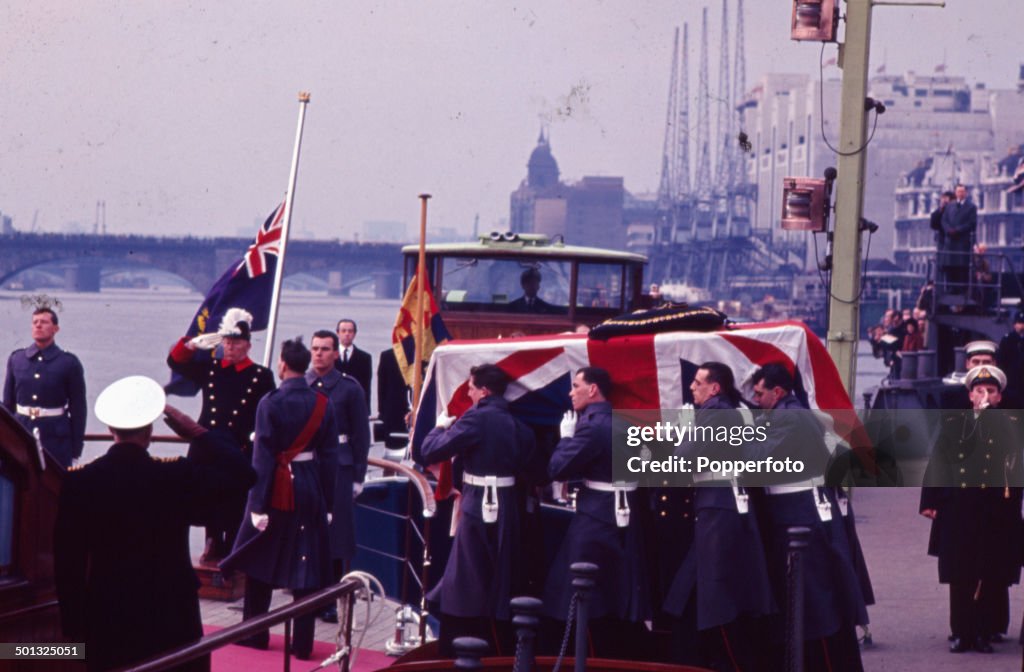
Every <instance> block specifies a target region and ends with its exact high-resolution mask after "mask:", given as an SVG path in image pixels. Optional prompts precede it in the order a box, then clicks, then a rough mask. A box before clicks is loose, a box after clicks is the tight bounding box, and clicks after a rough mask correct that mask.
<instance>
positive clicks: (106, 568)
mask: <svg viewBox="0 0 1024 672" xmlns="http://www.w3.org/2000/svg"><path fill="white" fill-rule="evenodd" d="M164 404H165V398H164V392H163V389H161V387H160V385H159V384H158V383H157V382H156V381H154V380H151V379H149V378H145V377H143V376H131V377H129V378H123V379H121V380H119V381H117V382H116V383H113V384H112V385H110V387H108V388H107V389H105V390H104V391H103V392H102V393H101V394H100V396H99V398H98V399H97V400H96V417H97V418H99V420H100V421H101V422H103V423H104V424H106V425H108V426H109V427H110V430H111V432H112V433H113V434H114V445H113V446H111V447H110V449H109V450H108V451H107V453H106V454H105V455H103V456H102V457H99V458H97V459H95V460H93V461H92V462H90V463H89V464H87V465H85V466H83V467H74V468H72V469H71V471H69V473H68V475H67V478H66V479H65V480H64V483H63V486H62V488H61V493H60V504H59V507H58V509H57V522H56V526H55V529H54V563H55V566H54V569H55V577H56V582H57V597H58V599H59V601H60V613H61V622H62V625H63V631H64V636H65V637H66V638H67V639H68V640H70V641H79V642H85V645H86V665H87V667H88V668H89V669H90V670H106V669H110V668H114V667H121V666H124V665H129V664H131V663H137V662H140V661H142V660H145V659H146V658H149V657H150V656H153V655H155V654H158V653H160V652H162V651H165V650H167V649H171V648H174V647H177V646H181V645H183V644H187V643H189V642H193V641H196V640H198V639H199V638H200V637H202V635H203V629H202V623H201V622H200V616H199V597H198V589H199V581H198V579H197V578H196V575H195V572H194V571H193V570H192V561H191V559H190V558H189V548H188V532H189V525H190V524H193V523H194V522H195V516H196V510H197V508H198V505H199V504H201V502H202V501H204V500H205V498H206V497H207V496H208V495H209V494H210V493H212V492H215V491H216V490H217V489H219V488H221V487H223V486H224V485H225V484H233V485H235V486H236V487H241V488H244V487H247V486H248V485H251V484H252V482H253V479H254V476H253V473H252V469H251V468H250V467H249V465H248V463H247V461H246V460H245V458H244V456H243V455H242V454H241V452H239V450H238V446H237V445H236V444H235V442H234V441H233V440H232V438H231V436H230V435H229V434H227V433H226V432H208V431H206V430H205V429H203V428H201V427H199V426H198V425H195V423H192V422H191V421H189V420H188V419H187V418H185V416H183V415H181V414H179V413H178V412H177V411H174V410H173V409H171V408H170V407H168V408H167V413H168V416H169V418H168V424H169V425H171V424H172V421H171V417H176V418H181V420H179V423H180V424H177V425H172V427H174V428H175V430H176V431H180V429H179V427H181V426H183V424H184V425H188V426H189V429H190V431H191V434H190V435H189V438H193V441H192V445H191V447H190V449H189V454H188V457H187V458H183V457H176V458H170V459H168V458H154V457H151V456H150V455H149V453H148V452H147V448H148V446H149V443H150V437H151V436H152V433H153V424H152V423H153V422H154V421H155V420H156V419H157V418H158V417H160V415H161V414H162V413H164V410H165V409H164ZM183 435H184V432H183ZM175 669H188V670H203V669H209V659H208V658H204V659H201V660H199V661H194V662H193V663H191V664H187V665H184V666H182V667H180V668H175Z"/></svg>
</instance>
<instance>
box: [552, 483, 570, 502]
mask: <svg viewBox="0 0 1024 672" xmlns="http://www.w3.org/2000/svg"><path fill="white" fill-rule="evenodd" d="M568 485H569V484H568V483H566V482H565V481H552V482H551V499H553V500H555V501H556V502H566V501H568V500H569V493H568V492H567V491H568V487H566V486H568Z"/></svg>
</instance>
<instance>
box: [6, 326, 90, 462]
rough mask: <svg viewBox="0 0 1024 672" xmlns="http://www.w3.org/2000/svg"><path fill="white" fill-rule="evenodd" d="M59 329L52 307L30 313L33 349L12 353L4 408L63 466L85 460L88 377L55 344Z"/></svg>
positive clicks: (23, 349) (77, 364) (78, 363)
mask: <svg viewBox="0 0 1024 672" xmlns="http://www.w3.org/2000/svg"><path fill="white" fill-rule="evenodd" d="M58 331H60V325H59V323H58V319H57V313H55V312H54V311H53V309H52V308H47V307H40V308H38V309H36V311H35V312H34V313H32V341H33V343H32V345H30V346H28V347H27V348H21V349H20V350H15V351H14V352H12V353H11V356H10V357H9V358H8V359H7V374H6V376H5V378H4V394H3V404H4V406H5V407H6V408H7V410H9V411H10V412H11V414H12V415H14V416H15V417H16V418H17V419H18V422H20V423H21V424H22V426H23V427H25V429H27V430H28V431H29V432H31V431H32V430H33V429H38V430H39V442H40V443H41V444H43V448H45V449H46V450H47V451H49V453H50V454H51V455H53V457H54V458H56V460H57V462H59V463H60V464H61V466H63V467H69V466H71V462H72V460H77V459H78V458H79V457H81V456H82V446H83V445H84V438H85V420H86V414H87V413H88V409H87V404H86V401H85V373H84V371H83V370H82V364H81V363H80V362H79V361H78V358H77V357H75V356H74V355H72V354H71V353H70V352H67V351H65V350H61V349H60V348H59V347H57V343H56V342H55V341H54V339H55V338H56V335H57V332H58Z"/></svg>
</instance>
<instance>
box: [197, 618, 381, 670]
mask: <svg viewBox="0 0 1024 672" xmlns="http://www.w3.org/2000/svg"><path fill="white" fill-rule="evenodd" d="M217 630H220V628H216V627H213V626H209V625H204V626H203V632H204V633H205V634H209V633H211V632H216V631H217ZM332 653H334V645H333V644H330V643H328V642H313V659H312V660H299V659H298V658H294V657H293V658H292V661H291V669H293V670H295V672H305V671H306V670H312V669H313V668H314V667H316V666H317V665H319V664H320V661H322V660H323V659H324V658H327V657H328V656H330V655H331V654H332ZM394 660H395V659H394V658H392V657H391V656H386V655H384V654H383V653H381V652H380V651H367V650H366V649H360V651H359V655H358V656H357V657H356V664H355V667H353V668H352V670H353V672H372V671H373V670H380V669H382V668H385V667H387V666H388V665H390V664H391V663H392V662H394ZM283 662H284V637H282V636H281V635H271V636H270V648H269V649H268V650H266V651H258V650H256V649H250V648H247V647H244V646H235V645H233V644H232V645H229V646H225V647H222V648H220V649H218V650H217V651H216V652H215V653H214V654H213V670H212V672H236V671H237V670H244V671H245V672H280V670H281V669H282V668H283ZM325 669H327V670H331V669H333V670H337V669H338V667H337V665H336V664H335V665H332V666H329V667H327V668H325Z"/></svg>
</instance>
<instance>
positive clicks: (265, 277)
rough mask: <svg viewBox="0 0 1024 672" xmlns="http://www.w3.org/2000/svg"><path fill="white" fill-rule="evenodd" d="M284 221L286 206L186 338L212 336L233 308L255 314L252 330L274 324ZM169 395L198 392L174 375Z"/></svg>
mask: <svg viewBox="0 0 1024 672" xmlns="http://www.w3.org/2000/svg"><path fill="white" fill-rule="evenodd" d="M283 221H284V203H281V204H280V205H278V206H277V207H276V208H274V211H273V212H271V213H270V216H269V217H267V220H266V221H265V222H264V223H263V226H261V227H260V229H259V231H257V232H256V240H255V241H254V242H253V243H252V244H251V245H249V248H248V249H247V250H246V251H245V253H244V254H242V256H241V257H240V258H238V259H236V260H235V261H233V262H232V263H231V265H230V266H228V269H227V270H226V271H224V275H222V276H220V279H219V280H217V282H215V283H213V287H211V288H210V291H208V292H207V293H206V298H204V299H203V302H202V303H201V304H200V305H199V310H197V311H196V314H195V315H194V316H193V317H192V321H191V322H190V323H189V326H188V329H187V330H186V331H185V336H186V337H189V338H191V337H193V336H198V335H200V334H206V333H211V332H214V331H216V330H217V328H218V327H219V326H220V321H221V318H223V317H224V313H225V312H226V311H227V310H228V309H229V308H244V309H245V310H247V311H249V312H250V313H252V317H253V320H252V331H262V330H264V329H266V328H267V324H268V323H269V322H270V301H271V298H272V295H273V292H274V275H275V274H276V272H277V263H278V258H279V256H280V252H281V224H282V222H283ZM210 354H211V353H210V352H209V351H205V350H199V351H197V352H196V355H195V356H196V357H209V356H210ZM165 389H166V390H167V392H168V394H177V395H180V396H193V395H195V394H196V393H197V392H198V391H199V388H197V387H196V386H195V385H194V384H193V383H192V382H191V381H189V380H187V379H186V378H183V377H182V376H179V375H177V374H174V373H172V374H171V382H170V383H168V384H167V385H166V386H165Z"/></svg>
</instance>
